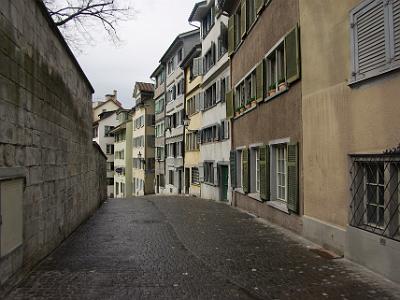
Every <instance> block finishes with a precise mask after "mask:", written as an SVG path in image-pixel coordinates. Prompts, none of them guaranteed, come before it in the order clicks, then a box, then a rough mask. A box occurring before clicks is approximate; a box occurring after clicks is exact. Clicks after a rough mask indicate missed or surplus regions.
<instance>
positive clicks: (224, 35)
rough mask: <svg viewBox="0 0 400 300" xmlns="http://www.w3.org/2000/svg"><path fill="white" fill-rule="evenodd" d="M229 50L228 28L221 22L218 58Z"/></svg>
mask: <svg viewBox="0 0 400 300" xmlns="http://www.w3.org/2000/svg"><path fill="white" fill-rule="evenodd" d="M227 52H228V28H226V26H225V24H224V23H221V33H220V36H219V37H218V60H219V59H221V58H222V56H224V54H225V53H227Z"/></svg>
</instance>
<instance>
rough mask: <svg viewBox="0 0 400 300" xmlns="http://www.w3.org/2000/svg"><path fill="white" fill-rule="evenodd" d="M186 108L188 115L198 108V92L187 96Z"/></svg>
mask: <svg viewBox="0 0 400 300" xmlns="http://www.w3.org/2000/svg"><path fill="white" fill-rule="evenodd" d="M186 110H187V114H188V116H191V115H193V114H195V113H197V112H199V110H200V94H197V95H195V96H193V97H192V98H189V99H188V100H187V102H186Z"/></svg>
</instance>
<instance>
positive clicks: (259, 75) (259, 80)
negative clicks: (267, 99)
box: [256, 60, 265, 102]
mask: <svg viewBox="0 0 400 300" xmlns="http://www.w3.org/2000/svg"><path fill="white" fill-rule="evenodd" d="M264 82H265V80H264V60H262V61H261V62H260V64H259V65H258V66H257V68H256V99H257V102H260V101H262V100H264Z"/></svg>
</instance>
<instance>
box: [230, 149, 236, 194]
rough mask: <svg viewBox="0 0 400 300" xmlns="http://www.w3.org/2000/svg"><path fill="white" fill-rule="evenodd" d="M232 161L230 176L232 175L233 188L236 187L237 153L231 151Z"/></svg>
mask: <svg viewBox="0 0 400 300" xmlns="http://www.w3.org/2000/svg"><path fill="white" fill-rule="evenodd" d="M229 161H230V171H231V172H230V173H231V174H230V175H231V186H232V188H235V187H236V151H231V153H230V156H229Z"/></svg>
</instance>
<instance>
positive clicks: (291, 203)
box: [287, 143, 299, 213]
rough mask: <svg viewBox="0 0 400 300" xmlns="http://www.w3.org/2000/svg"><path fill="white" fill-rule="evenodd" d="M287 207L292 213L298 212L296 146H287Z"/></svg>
mask: <svg viewBox="0 0 400 300" xmlns="http://www.w3.org/2000/svg"><path fill="white" fill-rule="evenodd" d="M287 153H288V154H287V176H288V178H287V180H288V195H287V207H288V209H289V210H290V211H292V212H294V213H298V212H299V174H298V165H299V162H298V145H297V143H296V144H289V145H288V152H287Z"/></svg>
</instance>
